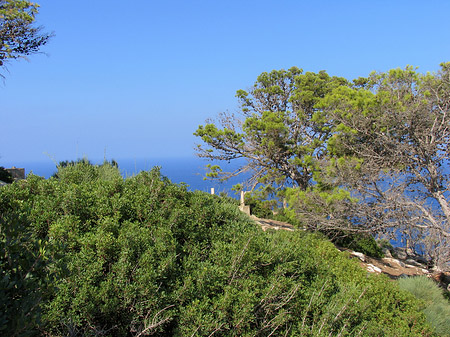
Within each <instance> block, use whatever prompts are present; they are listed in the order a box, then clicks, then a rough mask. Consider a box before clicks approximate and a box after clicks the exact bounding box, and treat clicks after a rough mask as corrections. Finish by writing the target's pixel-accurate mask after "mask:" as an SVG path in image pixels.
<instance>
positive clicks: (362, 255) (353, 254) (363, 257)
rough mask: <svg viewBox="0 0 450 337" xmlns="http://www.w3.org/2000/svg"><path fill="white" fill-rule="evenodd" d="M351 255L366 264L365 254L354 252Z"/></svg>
mask: <svg viewBox="0 0 450 337" xmlns="http://www.w3.org/2000/svg"><path fill="white" fill-rule="evenodd" d="M350 255H352V256H356V257H357V258H358V259H360V260H361V261H362V262H366V256H365V255H364V254H363V253H358V252H354V251H352V252H351V253H350Z"/></svg>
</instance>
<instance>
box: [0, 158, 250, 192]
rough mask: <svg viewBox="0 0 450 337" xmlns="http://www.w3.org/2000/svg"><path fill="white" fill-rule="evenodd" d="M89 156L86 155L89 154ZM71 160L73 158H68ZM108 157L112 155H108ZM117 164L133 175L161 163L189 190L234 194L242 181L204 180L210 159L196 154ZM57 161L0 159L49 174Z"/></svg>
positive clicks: (7, 164)
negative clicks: (11, 160) (234, 186)
mask: <svg viewBox="0 0 450 337" xmlns="http://www.w3.org/2000/svg"><path fill="white" fill-rule="evenodd" d="M88 159H89V158H88ZM69 160H72V159H69ZM89 160H90V161H91V162H92V163H93V164H101V163H102V162H103V159H98V160H97V159H89ZM108 160H111V159H108ZM115 160H116V161H117V163H118V164H119V169H120V172H121V173H122V175H123V177H124V178H126V177H130V176H133V175H136V174H137V173H139V172H141V171H149V170H151V169H152V168H153V167H155V166H159V167H161V173H162V175H163V176H166V177H167V178H169V179H170V180H171V181H172V182H174V183H185V184H187V185H188V189H189V190H191V191H195V190H200V191H204V192H208V193H209V192H210V191H211V188H214V189H215V193H216V194H219V193H220V192H226V193H228V195H230V196H234V192H233V191H231V187H232V186H233V185H234V184H237V183H239V182H241V181H242V179H243V178H233V179H231V181H227V182H224V183H220V182H217V181H211V180H205V179H204V177H205V173H206V165H207V164H209V163H210V162H208V161H206V160H204V159H201V158H197V157H185V158H152V159H129V158H128V159H115ZM56 164H57V163H56V162H53V161H52V160H51V159H48V160H46V161H40V162H31V161H15V162H8V161H3V160H1V159H0V166H3V167H5V168H11V167H13V166H15V167H18V168H25V173H26V175H28V174H30V173H33V174H35V175H38V176H41V177H44V178H46V179H48V178H50V177H51V176H52V175H53V174H54V173H55V172H56V171H57V169H56ZM227 167H230V168H232V167H236V164H234V166H233V164H228V165H227Z"/></svg>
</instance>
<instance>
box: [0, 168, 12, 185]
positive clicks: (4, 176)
mask: <svg viewBox="0 0 450 337" xmlns="http://www.w3.org/2000/svg"><path fill="white" fill-rule="evenodd" d="M0 181H3V182H5V183H12V182H13V181H14V179H13V177H12V176H11V173H9V172H8V171H7V170H6V169H5V168H4V167H3V166H0Z"/></svg>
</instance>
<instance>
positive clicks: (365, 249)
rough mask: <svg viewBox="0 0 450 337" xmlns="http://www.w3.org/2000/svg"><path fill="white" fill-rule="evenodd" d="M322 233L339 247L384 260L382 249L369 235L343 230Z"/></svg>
mask: <svg viewBox="0 0 450 337" xmlns="http://www.w3.org/2000/svg"><path fill="white" fill-rule="evenodd" d="M322 233H323V234H325V236H326V237H327V238H329V239H330V240H331V241H332V242H333V243H334V244H336V245H337V246H339V247H344V248H349V249H352V250H354V251H357V252H360V253H363V254H366V255H368V256H371V257H376V258H382V257H383V256H384V254H383V250H382V248H381V247H380V246H379V245H378V244H377V241H376V240H375V238H374V237H373V236H371V235H369V234H363V233H354V232H345V231H341V230H327V231H322Z"/></svg>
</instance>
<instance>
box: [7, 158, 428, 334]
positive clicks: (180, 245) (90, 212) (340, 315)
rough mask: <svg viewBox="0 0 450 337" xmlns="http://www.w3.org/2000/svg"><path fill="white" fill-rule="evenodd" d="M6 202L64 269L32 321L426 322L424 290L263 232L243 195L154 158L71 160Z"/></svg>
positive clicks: (55, 270)
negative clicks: (145, 163) (155, 163)
mask: <svg viewBox="0 0 450 337" xmlns="http://www.w3.org/2000/svg"><path fill="white" fill-rule="evenodd" d="M0 211H1V212H2V216H3V215H4V214H6V213H5V212H6V211H9V212H12V213H14V214H15V215H17V216H18V217H20V219H23V220H24V223H26V224H27V228H28V230H27V231H25V232H24V233H29V234H27V235H29V236H28V237H27V240H28V239H29V240H30V241H29V242H39V240H41V241H40V242H41V243H42V244H43V245H44V246H45V247H46V250H47V252H48V256H49V259H51V261H53V262H52V263H51V264H48V265H47V266H46V267H45V268H43V269H41V270H44V271H45V270H48V272H49V273H51V274H52V275H57V276H58V278H57V280H55V281H52V282H50V279H49V277H48V276H47V274H46V273H44V274H43V275H37V276H36V277H37V280H38V281H39V282H40V283H39V285H40V286H39V287H38V288H39V291H43V294H45V296H44V295H42V296H39V297H38V298H39V301H38V305H37V308H39V310H41V311H42V315H40V317H41V318H42V319H41V320H39V319H35V320H32V321H30V327H29V328H28V331H31V332H32V331H33V330H34V331H36V330H38V329H39V331H40V332H41V334H44V335H53V336H63V335H64V336H66V335H68V336H69V335H70V336H75V335H83V336H99V335H105V336H136V335H150V334H152V335H155V336H192V335H194V336H211V335H213V334H214V335H216V336H268V335H272V336H275V335H280V336H285V335H288V336H322V335H323V336H329V335H338V334H340V335H347V336H353V335H355V336H356V335H358V334H359V335H364V336H394V335H395V336H429V335H431V330H430V328H429V327H428V326H427V324H426V321H425V316H424V315H423V313H421V312H420V310H419V309H420V308H419V305H420V302H418V301H417V300H415V299H414V297H413V296H412V295H410V294H408V293H406V292H401V291H400V290H399V289H398V287H397V286H396V284H395V283H390V282H388V281H387V279H386V278H385V277H380V276H373V275H368V274H367V272H366V271H364V270H363V269H361V268H360V267H359V266H358V265H357V263H356V262H355V261H353V260H351V259H349V258H348V256H347V255H346V254H343V253H340V252H339V251H338V250H337V249H336V248H335V247H334V245H333V244H331V243H330V242H328V241H326V240H323V239H322V237H321V236H319V235H316V234H310V233H305V232H303V231H295V232H287V231H267V232H263V231H262V230H261V229H260V228H259V227H257V225H255V224H254V223H253V222H252V220H251V219H249V218H248V217H247V216H246V215H244V214H243V213H241V212H240V211H239V210H238V208H237V207H236V205H235V204H231V203H229V202H228V201H227V200H226V199H223V198H220V197H217V196H211V195H209V194H206V193H202V192H188V191H187V189H186V187H185V186H184V185H176V184H172V183H171V182H170V181H169V180H168V179H167V178H164V177H162V176H161V175H160V172H159V169H157V168H156V169H153V170H152V171H150V172H141V173H140V174H138V175H137V176H134V177H130V178H127V179H125V180H124V179H122V177H121V176H120V173H119V171H118V169H117V168H116V167H113V166H112V165H102V166H93V165H90V164H89V163H78V164H74V165H67V166H66V167H60V168H59V171H58V173H57V175H56V176H55V177H53V178H51V179H48V180H45V179H42V178H39V177H36V176H31V177H29V178H28V179H27V180H26V181H21V182H17V183H14V184H12V185H11V186H6V188H2V189H1V190H0ZM9 237H10V235H9V234H5V240H8V238H9ZM32 256H34V255H32ZM26 260H27V261H33V259H32V258H31V257H26ZM49 261H50V260H49ZM14 264H20V259H19V260H18V261H17V262H14ZM52 286H54V288H53V287H52ZM31 289H32V288H31ZM5 298H6V301H7V302H8V301H9V303H13V302H14V298H11V297H10V295H8V294H6V295H5ZM36 298H37V297H36ZM36 298H35V297H31V298H30V301H31V300H35V299H36ZM18 303H19V302H18ZM33 303H35V304H36V302H33ZM5 312H6V314H5V315H6V319H11V314H10V313H11V311H5ZM2 324H5V323H2ZM2 328H3V329H4V331H6V330H5V329H6V326H5V325H3V327H2Z"/></svg>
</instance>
